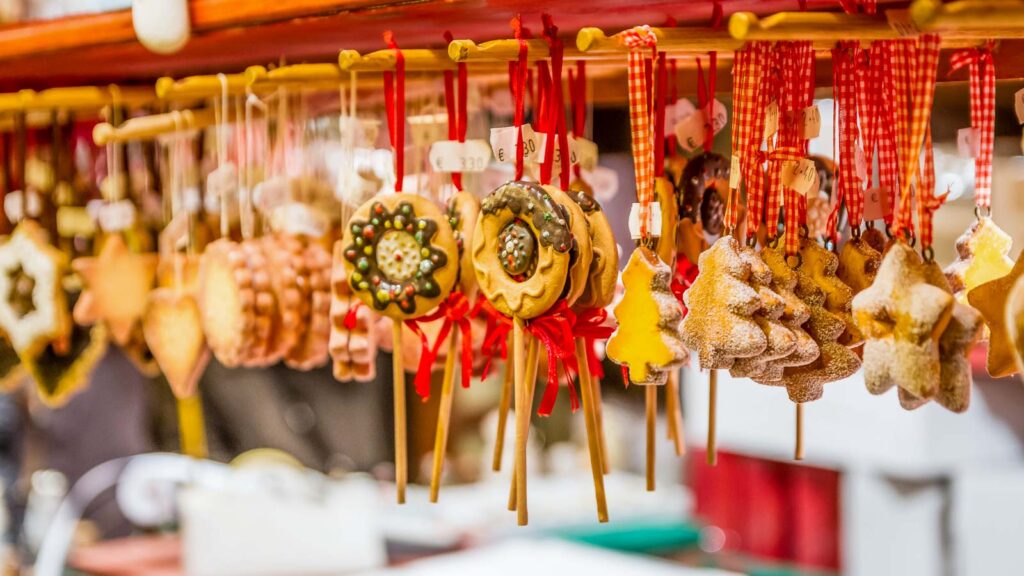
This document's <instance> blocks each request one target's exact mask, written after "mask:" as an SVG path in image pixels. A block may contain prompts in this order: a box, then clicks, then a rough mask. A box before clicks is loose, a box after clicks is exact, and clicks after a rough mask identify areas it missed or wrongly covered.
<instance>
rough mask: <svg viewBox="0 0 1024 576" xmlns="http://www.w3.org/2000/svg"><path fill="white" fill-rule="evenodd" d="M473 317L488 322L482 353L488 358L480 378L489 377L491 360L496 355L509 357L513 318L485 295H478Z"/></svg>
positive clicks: (481, 347)
mask: <svg viewBox="0 0 1024 576" xmlns="http://www.w3.org/2000/svg"><path fill="white" fill-rule="evenodd" d="M470 316H471V317H472V318H480V319H482V320H484V322H486V323H487V327H486V328H485V329H484V341H483V344H481V346H480V353H481V354H482V355H483V356H484V358H486V361H485V362H484V369H483V370H482V371H481V372H480V380H481V381H482V380H484V379H486V378H487V374H488V373H489V372H490V370H491V361H493V360H494V357H495V356H500V357H501V359H502V360H504V359H506V358H508V334H509V332H511V331H512V319H511V318H509V317H508V316H505V315H504V314H502V313H501V312H498V310H497V309H496V308H495V307H494V305H493V304H491V303H490V302H489V301H488V300H487V299H486V298H484V297H483V296H479V297H477V301H476V305H475V306H473V310H472V312H470Z"/></svg>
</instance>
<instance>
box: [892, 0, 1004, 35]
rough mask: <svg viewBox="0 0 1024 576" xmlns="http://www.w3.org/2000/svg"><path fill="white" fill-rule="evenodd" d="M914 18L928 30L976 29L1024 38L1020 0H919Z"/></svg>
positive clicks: (911, 9) (988, 33)
mask: <svg viewBox="0 0 1024 576" xmlns="http://www.w3.org/2000/svg"><path fill="white" fill-rule="evenodd" d="M910 18H911V20H913V22H914V23H915V24H917V26H918V27H920V28H921V29H922V30H925V31H928V32H940V33H942V34H943V35H944V36H945V34H946V33H950V32H951V33H954V34H956V33H958V32H961V33H962V32H964V31H972V32H975V33H978V34H985V35H986V36H987V37H988V38H1021V37H1024V2H1021V1H1020V0H972V1H969V2H967V1H964V0H959V1H957V2H950V3H948V4H943V3H942V2H939V1H938V0H916V1H915V2H914V3H912V4H911V5H910Z"/></svg>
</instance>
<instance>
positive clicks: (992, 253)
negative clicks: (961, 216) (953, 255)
mask: <svg viewBox="0 0 1024 576" xmlns="http://www.w3.org/2000/svg"><path fill="white" fill-rule="evenodd" d="M1012 246H1013V238H1011V237H1010V235H1009V234H1007V233H1006V232H1003V230H1002V229H1000V228H999V226H996V223H995V222H993V221H992V219H991V218H989V217H987V216H981V217H979V218H978V220H977V221H975V222H974V224H972V225H971V227H970V228H968V229H967V231H965V232H964V233H963V235H962V236H960V238H959V239H957V241H956V252H957V259H956V261H954V262H953V263H952V264H950V265H949V266H947V267H946V278H947V279H948V280H949V285H950V288H952V289H953V294H955V295H956V297H957V299H958V300H960V302H962V303H965V304H966V303H967V293H968V292H970V291H971V290H974V289H975V288H977V287H978V286H981V285H982V284H984V283H986V282H991V281H992V280H995V279H997V278H1001V277H1003V276H1006V275H1007V274H1009V273H1010V269H1011V268H1013V260H1012V259H1011V258H1010V257H1009V253H1010V249H1011V247H1012Z"/></svg>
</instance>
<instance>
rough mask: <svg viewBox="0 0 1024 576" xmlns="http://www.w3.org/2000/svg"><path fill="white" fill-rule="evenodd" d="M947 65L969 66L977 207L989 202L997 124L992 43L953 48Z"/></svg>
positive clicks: (954, 66) (990, 204)
mask: <svg viewBox="0 0 1024 576" xmlns="http://www.w3.org/2000/svg"><path fill="white" fill-rule="evenodd" d="M949 63H950V67H951V68H952V69H953V70H957V69H959V68H962V67H964V66H970V71H971V127H972V128H974V130H975V131H976V132H977V134H978V155H977V157H975V159H974V203H975V205H977V206H978V207H979V208H986V209H987V208H991V206H992V147H993V145H994V144H995V126H996V67H995V64H994V63H993V62H992V47H991V45H986V46H984V47H981V48H970V49H967V50H960V51H958V52H954V53H953V55H952V56H951V57H950V59H949Z"/></svg>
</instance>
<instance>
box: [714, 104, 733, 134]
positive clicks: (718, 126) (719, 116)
mask: <svg viewBox="0 0 1024 576" xmlns="http://www.w3.org/2000/svg"><path fill="white" fill-rule="evenodd" d="M728 122H729V113H728V112H726V110H725V104H722V102H721V101H720V100H715V103H714V104H712V106H711V125H712V126H713V127H714V129H715V134H718V133H719V132H721V131H722V128H725V125H726V124H727V123H728Z"/></svg>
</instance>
